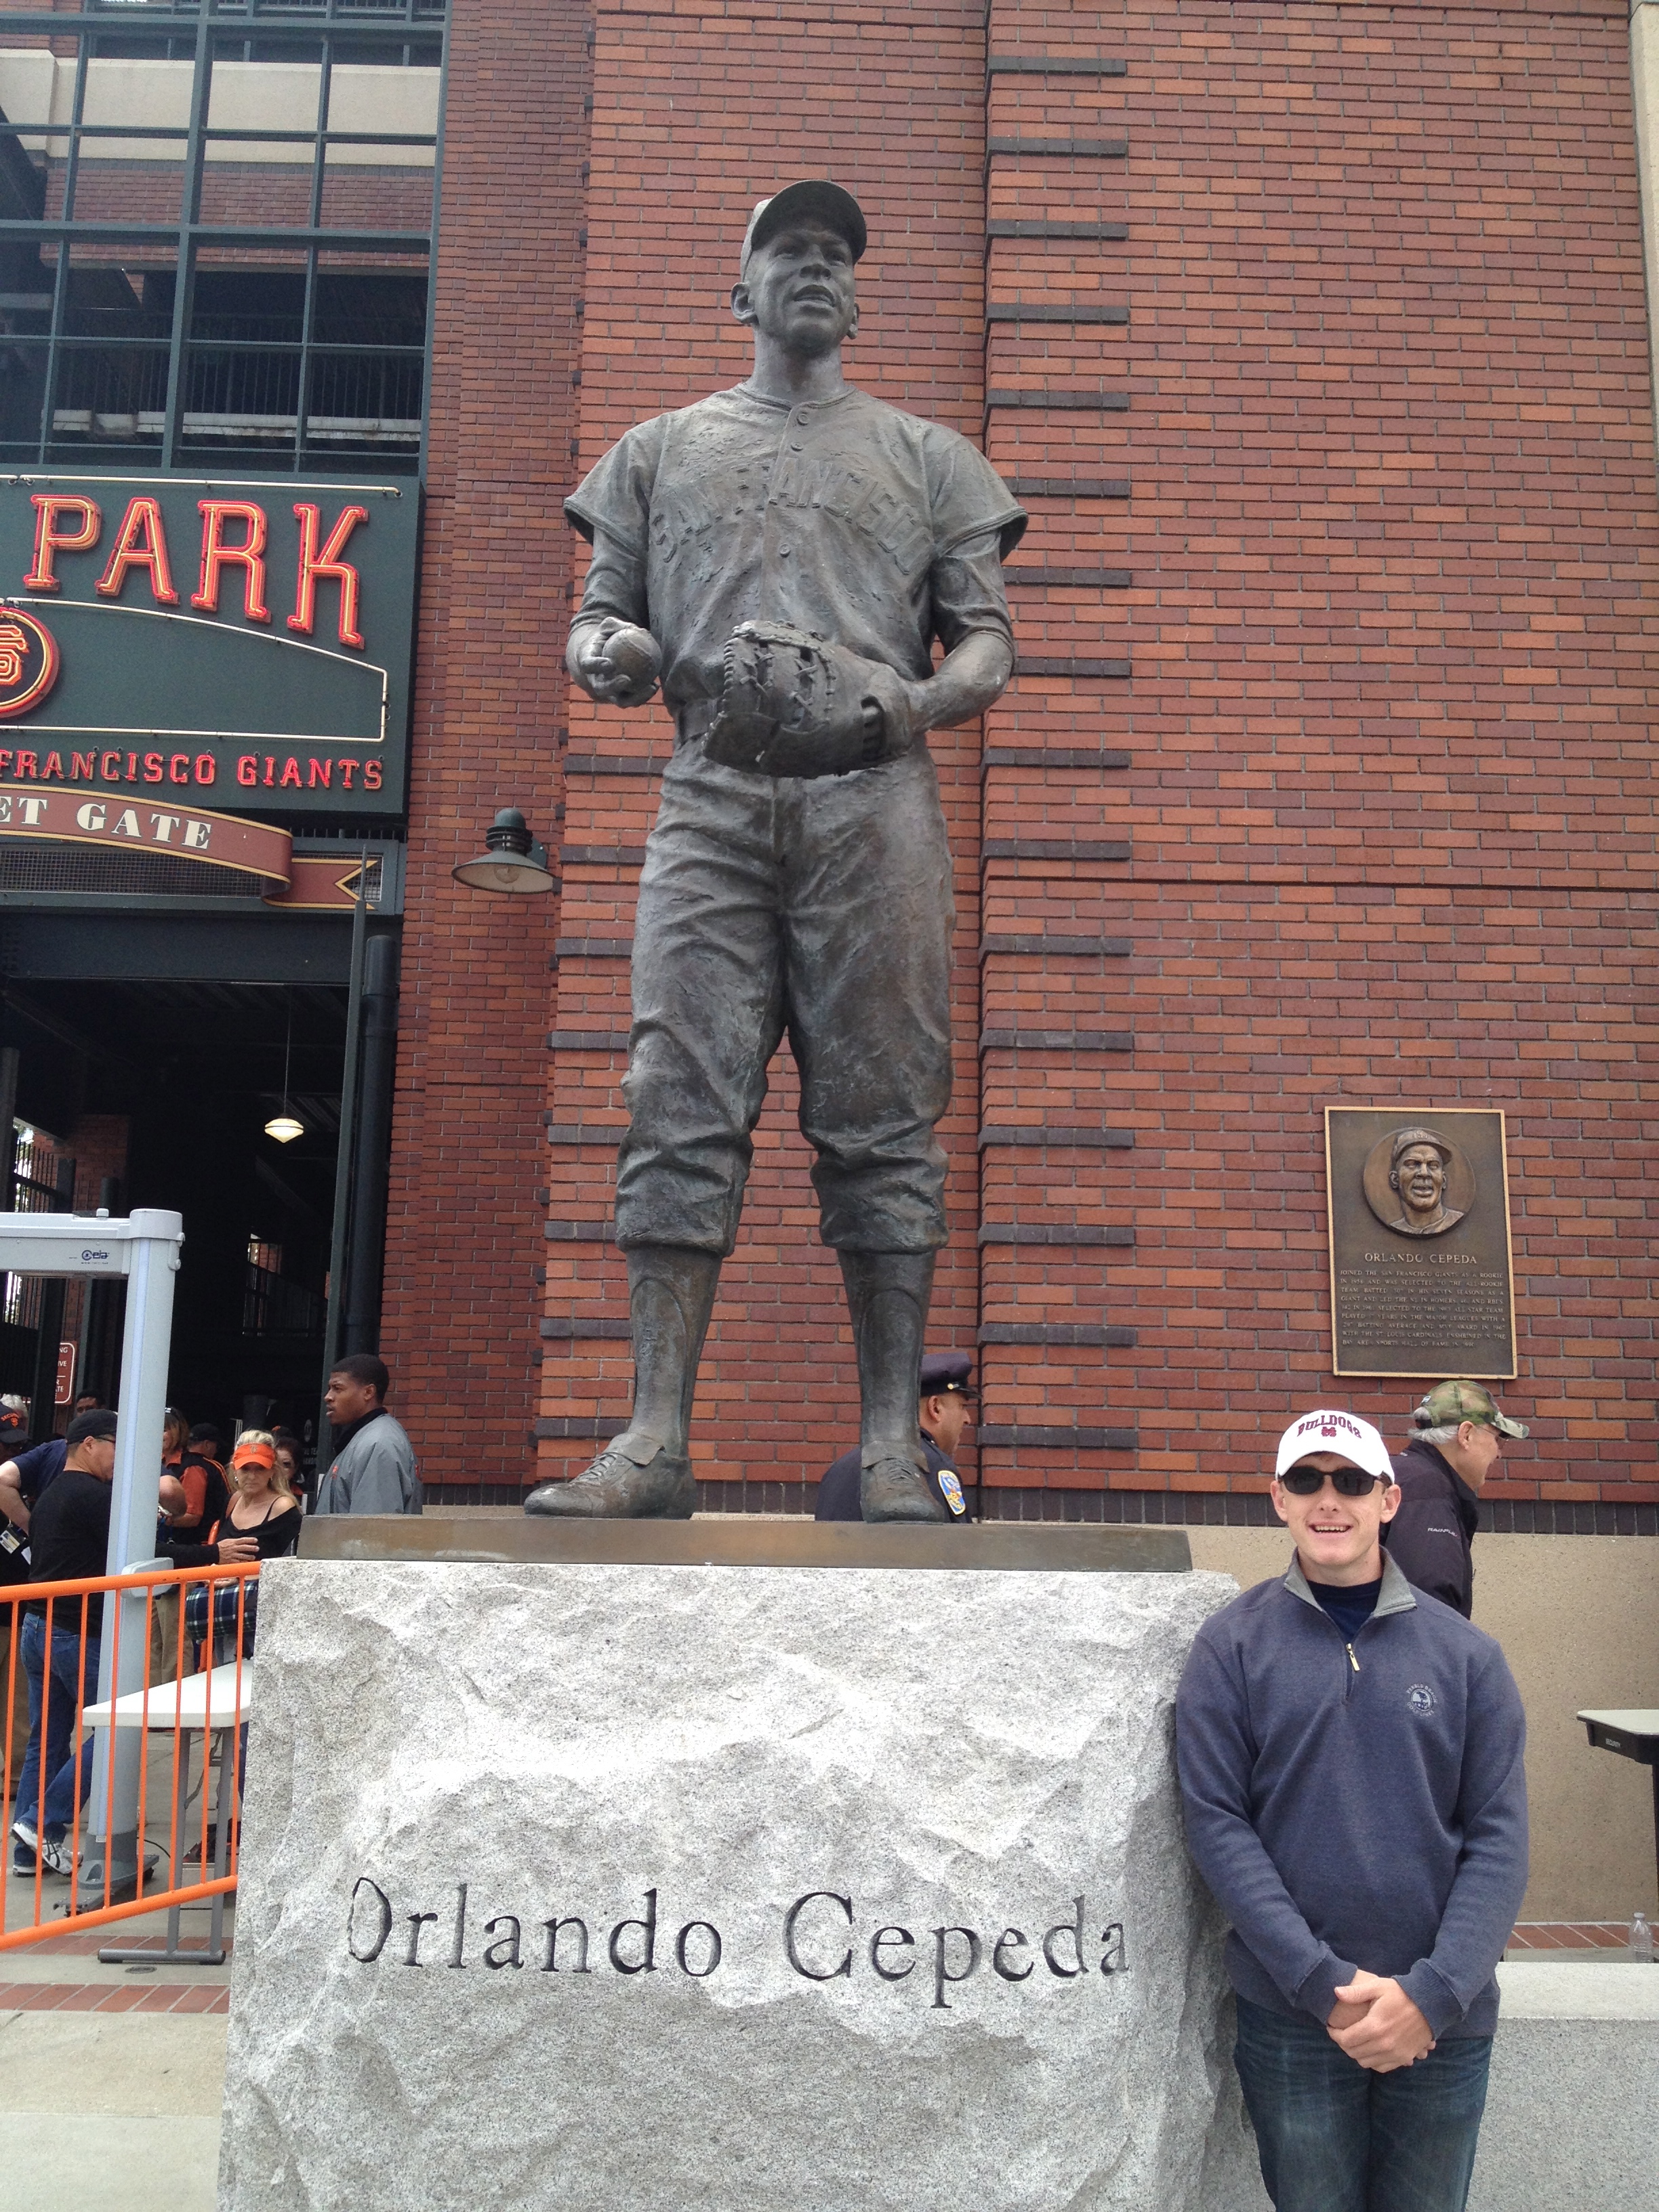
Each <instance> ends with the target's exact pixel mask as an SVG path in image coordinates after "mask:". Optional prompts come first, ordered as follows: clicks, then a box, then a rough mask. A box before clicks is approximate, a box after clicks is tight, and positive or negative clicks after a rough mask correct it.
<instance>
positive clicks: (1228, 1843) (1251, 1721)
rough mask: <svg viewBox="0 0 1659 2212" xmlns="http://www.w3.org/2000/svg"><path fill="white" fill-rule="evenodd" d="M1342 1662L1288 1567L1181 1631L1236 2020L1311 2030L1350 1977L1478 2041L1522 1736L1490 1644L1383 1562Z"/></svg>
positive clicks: (1190, 1764)
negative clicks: (1247, 2009) (1392, 1990)
mask: <svg viewBox="0 0 1659 2212" xmlns="http://www.w3.org/2000/svg"><path fill="white" fill-rule="evenodd" d="M1384 1562H1385V1563H1384V1565H1383V1588H1382V1590H1381V1593H1380V1594H1379V1595H1378V1598H1377V1601H1376V1611H1375V1613H1373V1614H1372V1615H1371V1617H1370V1620H1368V1621H1367V1622H1366V1623H1365V1625H1364V1627H1363V1628H1360V1629H1359V1630H1358V1631H1357V1632H1356V1633H1355V1635H1354V1638H1353V1640H1352V1643H1351V1644H1350V1643H1349V1642H1348V1641H1347V1640H1346V1638H1344V1636H1343V1633H1342V1631H1341V1630H1340V1628H1339V1627H1338V1626H1337V1625H1336V1623H1335V1622H1334V1620H1331V1619H1330V1617H1329V1615H1328V1613H1325V1612H1324V1611H1323V1610H1322V1607H1320V1605H1319V1603H1318V1601H1317V1600H1316V1598H1315V1596H1314V1595H1313V1592H1312V1591H1311V1590H1310V1589H1309V1587H1308V1583H1307V1581H1306V1579H1305V1577H1304V1575H1303V1572H1302V1569H1301V1566H1300V1564H1299V1563H1298V1562H1297V1560H1296V1559H1294V1558H1292V1560H1291V1571H1290V1572H1289V1573H1288V1574H1287V1575H1286V1576H1285V1577H1284V1579H1283V1581H1282V1582H1267V1583H1258V1584H1257V1586H1256V1587H1255V1589H1251V1590H1246V1591H1245V1593H1244V1594H1243V1596H1242V1597H1237V1598H1235V1599H1234V1600H1233V1601H1232V1603H1231V1605H1228V1606H1224V1607H1222V1609H1221V1611H1220V1612H1219V1613H1212V1615H1211V1616H1210V1618H1209V1620H1206V1622H1205V1624H1204V1626H1202V1627H1201V1628H1200V1630H1199V1632H1198V1636H1197V1638H1196V1640H1195V1641H1194V1644H1193V1648H1192V1650H1191V1652H1190V1653H1189V1654H1188V1660H1187V1667H1186V1671H1185V1673H1184V1674H1182V1681H1181V1690H1180V1693H1179V1696H1178V1698H1177V1699H1176V1757H1177V1760H1178V1763H1179V1766H1180V1772H1181V1790H1182V1800H1183V1802H1184V1805H1185V1808H1186V1818H1187V1843H1188V1849H1189V1850H1191V1852H1192V1855H1193V1857H1194V1861H1195V1862H1196V1863H1197V1866H1198V1870H1199V1872H1200V1874H1201V1875H1203V1877H1204V1879H1205V1881H1206V1882H1207V1883H1208V1885H1209V1887H1210V1889H1211V1891H1212V1893H1213V1894H1214V1896H1215V1899H1216V1900H1217V1902H1218V1904H1219V1905H1220V1906H1221V1908H1222V1911H1224V1912H1225V1914H1226V1915H1227V1917H1228V1918H1229V1919H1230V1920H1231V1923H1232V1931H1233V1932H1232V1934H1231V1936H1229V1937H1228V1939H1227V1972H1228V1975H1229V1977H1230V1978H1231V1982H1232V1984H1233V1987H1234V1989H1235V1990H1237V1992H1238V1994H1239V1995H1240V1996H1243V1997H1248V1998H1249V2000H1250V2002H1252V2003H1253V2004H1259V2005H1265V2006H1266V2007H1267V2009H1268V2010H1269V2011H1272V2012H1277V2013H1281V2014H1287V2015H1296V2014H1297V2013H1310V2014H1311V2015H1312V2016H1313V2017H1314V2018H1315V2019H1316V2020H1317V2021H1320V2022H1323V2021H1326V2020H1327V2019H1328V2017H1329V2015H1330V2010H1331V2007H1332V2005H1333V2004H1334V2002H1335V1992H1336V1990H1337V1989H1338V1988H1339V1987H1340V1985H1341V1984H1344V1983H1346V1982H1350V1981H1352V1979H1353V1976H1354V1971H1355V1969H1356V1968H1357V1967H1364V1969H1365V1970H1366V1972H1370V1973H1373V1974H1380V1975H1384V1976H1391V1977H1393V1978H1395V1979H1396V1980H1397V1981H1398V1982H1399V1983H1400V1984H1401V1987H1402V1988H1403V1989H1404V1990H1405V1991H1406V1994H1407V1996H1409V1997H1410V1998H1411V1999H1412V2001H1413V2003H1414V2004H1415V2005H1416V2006H1417V2007H1418V2008H1419V2011H1420V2012H1421V2013H1422V2015H1423V2016H1424V2018H1425V2020H1426V2021H1428V2023H1429V2026H1430V2027H1431V2029H1432V2030H1433V2032H1434V2033H1435V2035H1436V2036H1437V2038H1439V2037H1445V2036H1457V2035H1490V2034H1491V2033H1492V2029H1493V2027H1494V2026H1495V2025H1496V2023H1497V2020H1498V1981H1497V1966H1498V1960H1500V1959H1501V1958H1502V1957H1503V1955H1504V1945H1505V1944H1506V1943H1507V1942H1509V1940H1510V1933H1511V1931H1512V1930H1513V1929H1514V1926H1515V1918H1516V1913H1517V1912H1518V1911H1520V1909H1521V1899H1522V1894H1523V1893H1524V1892H1525V1889H1526V1886H1527V1783H1526V1773H1525V1770H1524V1767H1523V1765H1522V1753H1523V1752H1524V1749H1525V1743H1526V1723H1525V1720H1524V1718H1523V1717H1522V1710H1521V1698H1520V1693H1519V1692H1518V1691H1517V1690H1516V1686H1515V1681H1514V1678H1513V1677H1512V1676H1511V1674H1510V1670H1509V1668H1508V1666H1507V1664H1506V1663H1505V1662H1504V1655H1503V1652H1502V1651H1501V1650H1499V1649H1498V1645H1497V1644H1495V1643H1494V1642H1493V1640H1492V1638H1491V1637H1490V1636H1487V1635H1486V1634H1484V1633H1483V1632H1482V1631H1481V1630H1480V1629H1478V1628H1476V1627H1474V1626H1473V1625H1472V1624H1471V1623H1470V1622H1468V1621H1467V1620H1464V1619H1463V1618H1462V1615H1461V1614H1459V1613H1454V1612H1453V1610H1452V1608H1451V1607H1449V1606H1447V1605H1442V1604H1441V1603H1440V1601H1439V1600H1438V1599H1437V1598H1431V1597H1425V1596H1424V1595H1422V1594H1421V1593H1420V1592H1418V1591H1414V1590H1413V1589H1412V1588H1411V1586H1410V1585H1409V1583H1407V1580H1406V1578H1405V1577H1404V1576H1403V1575H1402V1574H1401V1571H1400V1570H1399V1568H1398V1567H1397V1566H1396V1565H1395V1564H1394V1562H1393V1560H1392V1559H1388V1558H1387V1555H1386V1554H1385V1555H1384Z"/></svg>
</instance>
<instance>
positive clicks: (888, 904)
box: [525, 179, 1026, 1521]
mask: <svg viewBox="0 0 1659 2212" xmlns="http://www.w3.org/2000/svg"><path fill="white" fill-rule="evenodd" d="M865 245H866V229H865V220H864V216H863V214H862V213H861V211H860V208H859V205H858V203H857V202H856V200H854V197H852V195H851V193H849V192H848V191H844V190H843V189H842V187H841V186H840V185H835V184H832V183H829V181H828V180H826V179H809V180H807V181H805V182H803V183H799V184H793V185H786V186H785V187H784V189H783V190H782V191H780V192H778V193H776V194H775V195H774V197H772V198H770V199H769V200H765V201H763V202H762V204H761V205H760V206H759V207H758V208H757V210H756V211H755V214H754V216H753V218H752V219H751V221H750V225H749V229H748V233H747V235H746V236H745V238H744V243H743V252H742V258H741V263H740V267H739V274H738V283H737V284H736V286H735V287H734V289H733V290H732V313H734V314H735V315H736V317H737V319H738V321H739V322H741V323H743V324H744V325H747V326H748V328H749V329H750V331H752V332H753V334H754V341H755V366H754V370H753V373H752V374H751V375H750V377H748V378H747V379H746V380H744V382H743V383H742V384H739V385H737V386H734V387H733V388H732V389H731V390H730V391H726V392H715V393H714V395H713V396H712V397H711V398H707V399H702V400H699V401H697V402H696V404H694V405H692V406H690V407H686V408H682V409H680V410H678V412H676V413H674V414H671V415H662V416H657V417H656V419H655V420H654V421H653V422H643V423H641V424H639V425H637V426H636V427H635V428H633V429H631V430H629V432H628V433H627V434H626V435H624V436H623V438H622V440H621V441H619V442H618V443H617V445H616V446H614V447H612V448H611V452H610V453H607V454H605V457H604V459H602V460H600V462H599V465H597V467H595V468H594V469H593V470H592V472H591V473H590V474H589V476H588V477H587V478H586V481H585V482H584V483H582V484H581V485H580V488H579V489H577V490H576V491H575V492H574V494H573V495H571V497H570V498H569V499H568V501H566V503H565V511H566V513H567V514H568V516H569V518H570V520H572V522H573V523H574V525H575V526H576V528H577V529H578V530H580V532H582V533H583V535H584V536H585V537H586V538H588V540H589V541H590V543H591V544H592V549H593V550H592V560H591V561H590V562H589V564H588V569H587V576H586V585H585V586H584V591H583V597H582V604H581V607H580V611H579V612H578V614H577V616H576V617H575V620H574V623H573V625H572V629H571V635H570V641H569V646H568V652H567V655H566V659H567V665H568V668H569V671H570V675H571V678H572V680H573V681H574V683H576V684H579V685H580V687H581V689H582V690H585V691H586V692H587V694H588V695H589V696H590V697H592V698H594V699H598V700H600V701H603V702H606V703H608V704H611V705H613V706H617V707H623V708H630V707H640V706H643V705H644V704H645V703H646V702H647V700H648V699H650V698H651V696H653V693H654V692H655V690H656V689H657V684H658V681H659V678H660V681H661V685H662V695H663V699H664V702H665V705H666V706H667V707H668V708H670V709H671V712H672V714H673V715H674V720H675V738H674V756H673V759H672V760H671V763H669V765H668V767H667V769H665V773H664V776H663V783H662V799H661V804H660V807H659V812H658V816H657V820H656V823H655V826H654V828H653V830H652V832H651V836H650V839H649V842H647V847H646V859H645V866H644V869H643V872H642V873H641V878H640V896H639V907H638V911H637V913H636V915H635V926H634V956H633V1028H632V1032H631V1035H630V1038H629V1060H628V1074H627V1079H626V1080H625V1082H624V1083H623V1096H624V1097H625V1098H626V1100H627V1103H628V1108H629V1128H628V1133H627V1135H626V1136H625V1138H624V1139H623V1144H622V1148H621V1151H620V1153H619V1154H618V1158H617V1197H616V1237H617V1244H618V1245H619V1246H620V1247H621V1249H623V1252H624V1253H625V1254H626V1255H627V1258H628V1277H629V1312H630V1318H631V1322H632V1335H633V1346H634V1406H633V1415H632V1419H631V1420H630V1422H629V1426H628V1428H627V1429H626V1431H624V1432H623V1434H622V1435H621V1436H619V1437H616V1438H615V1439H613V1441H612V1442H611V1443H609V1444H607V1445H606V1446H605V1449H603V1450H602V1451H601V1452H600V1453H599V1455H598V1456H597V1457H596V1459H595V1460H594V1462H593V1463H592V1466H591V1467H590V1468H587V1469H586V1472H585V1473H583V1474H580V1475H579V1476H577V1477H576V1479H575V1480H574V1481H568V1482H565V1481H555V1482H547V1483H544V1484H542V1485H540V1486H538V1488H537V1489H535V1490H533V1491H532V1492H531V1493H530V1495H529V1497H528V1498H526V1501H525V1505H526V1511H528V1512H532V1513H549V1514H556V1515H585V1516H599V1517H622V1518H637V1517H641V1516H661V1517H669V1518H671V1517H680V1516H685V1515H689V1514H690V1512H691V1510H692V1509H693V1505H694V1503H695V1500H696V1483H695V1481H694V1480H693V1478H692V1473H691V1464H690V1453H689V1449H688V1443H689V1431H690V1418H691V1405H692V1394H693V1391H694V1389H695V1386H696V1373H697V1364H698V1360H699V1358H700V1357H701V1354H702V1343H703V1338H704V1335H705V1334H706V1332H707V1329H708V1322H709V1317H710V1313H711V1310H712V1309H713V1305H714V1294H715V1289H716V1286H717V1284H718V1282H719V1279H720V1265H721V1262H722V1261H723V1260H724V1259H725V1258H726V1255H728V1254H729V1253H730V1252H731V1250H732V1244H733V1242H734V1240H735V1238H736V1236H737V1231H738V1216H739V1214H740V1212H741V1210H742V1206H743V1193H744V1182H745V1181H746V1180H747V1177H748V1173H749V1167H750V1159H751V1158H752V1153H753V1146H752V1141H751V1137H752V1132H753V1129H754V1127H755V1124H756V1121H757V1120H758V1118H759V1115H760V1112H761V1109H762V1105H763V1102H764V1099H765V1097H766V1069H767V1065H768V1062H769V1060H771V1058H772V1055H773V1054H774V1053H775V1051H776V1049H777V1048H778V1046H779V1044H780V1043H781V1042H782V1040H783V1039H784V1037H785V1036H787V1038H788V1040H789V1045H790V1049H791V1051H792V1053H793V1056H794V1060H795V1064H796V1066H797V1068H798V1069H799V1075H800V1126H801V1131H802V1133H803V1135H805V1138H806V1139H807V1140H808V1142H809V1143H810V1144H811V1146H812V1147H813V1150H814V1152H815V1154H816V1158H815V1161H814V1164H813V1168H812V1181H813V1183H814V1185H815V1187H816V1188H817V1197H818V1205H819V1214H820V1234H821V1235H822V1237H823V1241H824V1243H826V1244H829V1245H830V1246H831V1247H832V1248H833V1249H834V1250H835V1252H836V1257H837V1258H838V1260H839V1261H840V1263H841V1268H842V1276H843V1279H844V1281H845V1285H846V1290H847V1297H848V1306H849V1308H850V1312H851V1319H852V1325H853V1339H854V1348H855V1351H856V1353H857V1357H858V1371H859V1387H860V1399H861V1407H862V1415H861V1423H860V1430H861V1433H860V1454H861V1462H862V1472H861V1475H860V1492H861V1497H862V1503H863V1515H864V1518H865V1519H866V1521H946V1520H950V1519H952V1518H955V1517H957V1516H954V1515H952V1514H951V1511H950V1510H949V1507H948V1506H947V1505H946V1504H945V1503H943V1502H942V1500H941V1497H940V1492H939V1486H938V1484H937V1482H936V1481H935V1480H933V1478H932V1477H931V1476H930V1475H929V1474H928V1472H927V1468H926V1467H925V1466H924V1464H923V1462H922V1460H921V1449H920V1443H919V1440H918V1437H917V1433H916V1421H915V1406H916V1396H915V1391H916V1374H917V1370H918V1367H919V1364H920V1362H921V1352H922V1345H923V1341H924V1330H925V1328H926V1323H927V1306H928V1299H929V1297H930V1294H931V1291H932V1287H933V1261H934V1255H935V1254H936V1252H937V1251H938V1249H939V1246H940V1245H942V1244H943V1243H945V1236H946V1227H945V1206H944V1185H945V1154H944V1152H943V1151H942V1149H941V1148H940V1146H939V1142H938V1139H937V1138H936V1136H935V1134H934V1129H935V1125H936V1124H937V1122H938V1121H939V1117H940V1115H942V1114H943V1113H944V1111H945V1107H946V1105H947V1103H948V1102H949V1098H950V1091H951V1054H950V1044H951V1008H950V975H951V920H952V915H951V855H950V852H949V849H948V847H947V844H946V840H945V818H944V815H943V813H942V811H941V810H940V806H939V787H938V781H937V778H936V777H935V775H934V771H933V763H932V761H931V759H930V758H929V757H928V751H927V732H928V731H929V730H933V729H944V728H948V727H951V726H955V725H957V724H959V723H963V722H967V721H970V720H973V719H974V718H975V716H977V715H979V714H982V713H983V712H984V710H985V708H987V707H988V706H989V705H990V704H991V703H992V702H993V701H994V699H995V698H996V697H997V696H998V695H999V694H1000V691H1001V690H1002V689H1003V686H1004V685H1005V684H1006V683H1007V681H1008V678H1009V677H1010V675H1011V674H1012V670H1013V665H1014V650H1013V633H1012V625H1011V623H1010V621H1009V617H1008V607H1007V601H1006V596H1005V594H1004V590H1003V583H1002V574H1001V562H1002V558H1003V556H1005V555H1006V553H1008V552H1009V551H1010V550H1012V547H1013V545H1014V544H1015V543H1016V542H1017V541H1018V538H1019V535H1020V532H1022V530H1023V529H1024V526H1025V520H1026V518H1025V515H1024V511H1023V510H1022V508H1021V507H1020V506H1019V504H1018V501H1016V500H1015V499H1014V497H1013V495H1012V493H1011V492H1010V490H1009V489H1008V487H1007V485H1006V484H1005V483H1003V482H1002V481H1001V479H1000V477H998V476H997V474H996V472H995V471H994V470H993V469H992V468H991V466H990V465H989V464H988V463H987V461H986V459H984V457H983V455H982V454H981V453H978V452H977V451H976V450H975V447H972V446H970V445H969V442H968V441H967V440H966V439H965V438H963V437H962V436H960V435H958V434H957V432H956V431H954V430H951V429H948V428H945V427H944V426H943V425H942V424H939V423H936V422H923V421H921V420H920V419H919V418H918V417H917V416H914V415H907V414H905V413H903V412H902V411H901V410H899V409H897V408H896V407H890V406H889V405H887V404H885V403H884V401H881V400H878V399H876V398H873V397H872V396H871V395H870V394H869V393H867V392H860V391H858V390H857V389H856V388H855V387H854V386H851V385H849V384H848V382H847V381H846V380H845V378H844V377H843V375H842V366H841V356H842V345H843V344H844V343H846V342H847V341H848V340H849V339H850V338H852V337H854V335H855V333H856V331H857V329H858V302H857V299H856V296H855V293H854V264H856V263H857V261H858V260H859V258H860V256H861V255H862V253H863V252H864V250H865ZM935 641H937V643H938V644H939V647H941V648H942V649H943V658H942V659H941V660H940V661H939V665H938V666H937V667H935V665H934V663H933V646H934V643H935Z"/></svg>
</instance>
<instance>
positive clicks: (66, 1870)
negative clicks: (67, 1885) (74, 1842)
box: [40, 1836, 75, 1881]
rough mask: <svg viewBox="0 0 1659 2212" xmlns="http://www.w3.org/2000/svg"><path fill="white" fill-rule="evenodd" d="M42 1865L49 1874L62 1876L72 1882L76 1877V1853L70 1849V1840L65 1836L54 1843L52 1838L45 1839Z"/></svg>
mask: <svg viewBox="0 0 1659 2212" xmlns="http://www.w3.org/2000/svg"><path fill="white" fill-rule="evenodd" d="M40 1863H41V1865H42V1866H43V1867H45V1869H46V1872H47V1873H48V1874H56V1875H62V1876H63V1877H64V1881H72V1880H73V1879H74V1876H75V1853H74V1851H73V1850H71V1849H70V1840H69V1838H68V1837H67V1836H63V1837H60V1838H58V1841H57V1842H56V1843H53V1842H52V1838H50V1837H43V1838H42V1839H41V1844H40Z"/></svg>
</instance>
